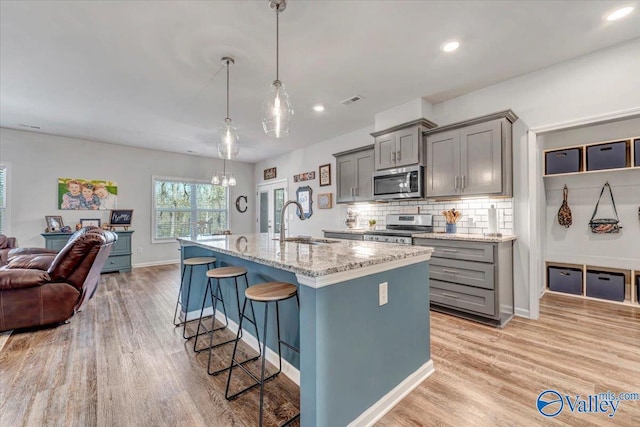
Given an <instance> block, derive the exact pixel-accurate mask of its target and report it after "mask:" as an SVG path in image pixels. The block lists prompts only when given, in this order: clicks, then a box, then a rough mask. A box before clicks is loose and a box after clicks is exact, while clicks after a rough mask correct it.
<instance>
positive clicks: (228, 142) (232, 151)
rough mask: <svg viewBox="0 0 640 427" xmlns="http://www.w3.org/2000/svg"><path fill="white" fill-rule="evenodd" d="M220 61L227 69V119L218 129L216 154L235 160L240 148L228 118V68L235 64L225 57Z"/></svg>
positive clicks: (234, 128) (234, 129)
mask: <svg viewBox="0 0 640 427" xmlns="http://www.w3.org/2000/svg"><path fill="white" fill-rule="evenodd" d="M220 61H221V62H222V63H223V64H224V65H226V67H227V117H226V118H225V119H224V123H223V125H222V127H221V128H220V142H218V154H219V155H220V157H221V158H223V159H235V158H236V157H238V153H239V152H240V146H239V145H238V131H237V129H236V127H235V126H234V125H233V121H232V120H231V118H230V117H229V66H230V65H233V64H235V63H236V62H235V60H234V59H233V58H231V57H230V56H225V57H223V58H222V59H221V60H220Z"/></svg>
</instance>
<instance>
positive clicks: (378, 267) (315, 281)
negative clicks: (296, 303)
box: [296, 249, 433, 289]
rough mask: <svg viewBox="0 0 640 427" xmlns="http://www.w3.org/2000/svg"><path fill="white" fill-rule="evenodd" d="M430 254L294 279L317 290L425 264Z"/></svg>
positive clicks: (299, 275)
mask: <svg viewBox="0 0 640 427" xmlns="http://www.w3.org/2000/svg"><path fill="white" fill-rule="evenodd" d="M432 252H433V249H432V251H431V252H429V253H426V254H422V255H416V256H412V257H406V258H402V259H397V260H393V261H388V262H383V263H380V264H374V265H370V266H367V267H362V268H354V269H352V270H347V271H341V272H339V273H333V274H328V275H326V276H318V277H309V276H305V275H302V274H299V273H296V279H298V283H300V284H301V285H305V286H309V287H310V288H314V289H318V288H323V287H325V286H330V285H335V284H336V283H342V282H346V281H347V280H352V279H357V278H358V277H364V276H369V275H371V274H377V273H382V272H383V271H389V270H394V269H396V268H401V267H406V266H408V265H412V264H417V263H420V262H426V261H429V260H430V259H431V253H432Z"/></svg>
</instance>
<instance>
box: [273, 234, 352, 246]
mask: <svg viewBox="0 0 640 427" xmlns="http://www.w3.org/2000/svg"><path fill="white" fill-rule="evenodd" d="M273 240H280V239H273ZM284 241H285V242H291V243H303V244H305V245H327V244H331V243H340V241H339V240H328V239H313V238H311V237H301V236H297V237H287V238H285V239H284Z"/></svg>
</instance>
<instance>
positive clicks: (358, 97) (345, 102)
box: [342, 95, 364, 105]
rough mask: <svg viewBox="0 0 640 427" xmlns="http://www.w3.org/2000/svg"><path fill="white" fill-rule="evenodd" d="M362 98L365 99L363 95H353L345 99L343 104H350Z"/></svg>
mask: <svg viewBox="0 0 640 427" xmlns="http://www.w3.org/2000/svg"><path fill="white" fill-rule="evenodd" d="M361 99H364V96H361V95H353V96H352V97H351V98H347V99H345V100H344V101H342V105H349V104H353V103H354V102H358V101H360V100H361Z"/></svg>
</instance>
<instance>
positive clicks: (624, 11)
mask: <svg viewBox="0 0 640 427" xmlns="http://www.w3.org/2000/svg"><path fill="white" fill-rule="evenodd" d="M632 11H633V7H632V6H627V7H623V8H620V9H618V10H615V11H613V12H611V13H610V14H608V15H607V16H606V20H607V21H617V20H618V19H621V18H624V17H625V16H627V15H628V14H630V13H631V12H632Z"/></svg>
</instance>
